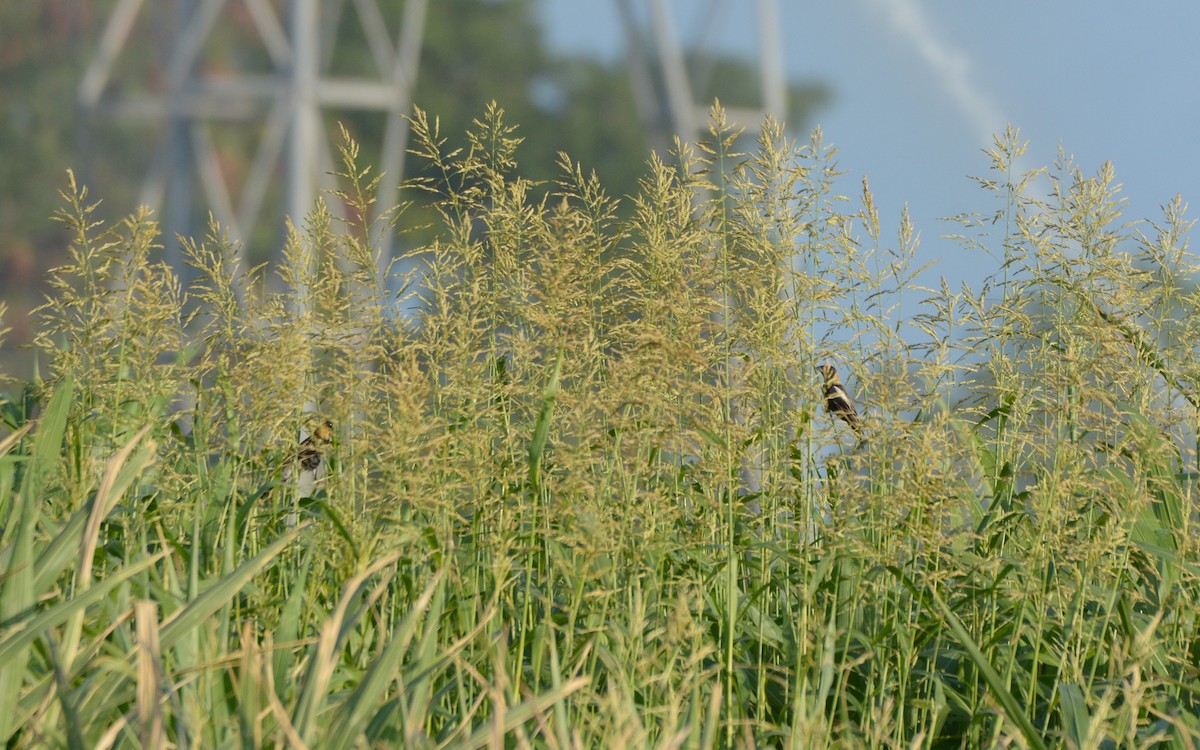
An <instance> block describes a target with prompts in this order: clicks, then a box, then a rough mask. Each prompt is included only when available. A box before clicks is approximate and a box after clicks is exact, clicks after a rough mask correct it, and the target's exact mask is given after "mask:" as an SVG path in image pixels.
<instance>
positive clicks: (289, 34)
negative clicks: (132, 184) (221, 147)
mask: <svg viewBox="0 0 1200 750" xmlns="http://www.w3.org/2000/svg"><path fill="white" fill-rule="evenodd" d="M347 2H350V3H352V4H353V6H354V8H355V10H356V11H357V15H358V18H359V21H360V24H361V28H362V32H363V34H364V36H365V38H366V40H367V47H368V48H369V51H370V57H371V60H372V62H373V65H374V68H375V70H374V75H368V76H360V77H347V76H335V75H332V74H331V73H330V72H329V71H330V70H331V69H332V66H331V62H332V60H333V58H334V56H335V54H336V53H337V50H335V49H334V35H335V34H336V30H337V28H338V26H339V21H340V19H341V17H342V14H343V12H344V11H345V8H346V5H347ZM231 4H232V3H231V1H230V0H174V4H173V8H172V10H173V12H174V13H173V15H174V25H175V28H174V30H173V31H174V33H173V38H172V42H171V44H170V45H169V48H168V52H167V55H166V58H167V59H166V61H165V62H166V64H165V71H164V72H165V75H163V76H162V77H161V78H162V84H161V86H160V87H159V89H160V90H158V91H155V92H153V93H146V94H139V95H123V94H122V93H121V86H120V81H117V80H114V79H115V78H116V76H115V74H114V71H115V70H116V67H117V64H118V61H119V60H120V58H121V57H122V55H123V53H124V52H125V51H126V48H127V47H128V46H130V45H131V44H132V43H133V42H131V36H130V35H131V32H132V31H133V29H134V27H135V25H136V24H137V22H138V21H139V16H142V15H143V14H144V13H145V12H147V10H148V8H147V7H146V3H145V0H118V3H117V5H116V7H115V9H114V10H113V13H112V16H111V17H110V18H109V21H108V25H107V26H106V28H105V30H104V34H103V36H102V37H101V40H100V45H99V49H98V51H97V53H96V55H95V56H94V58H93V59H92V61H91V63H90V65H89V66H88V68H87V71H86V73H85V74H84V78H83V81H82V83H81V84H80V88H79V99H80V103H81V105H82V107H83V109H84V111H85V113H87V114H90V115H92V116H105V117H113V118H118V119H123V120H134V121H150V122H152V123H155V124H158V125H160V126H162V127H163V128H165V133H166V137H165V138H163V140H162V143H161V145H160V147H159V149H158V151H157V153H156V154H155V155H154V158H153V162H152V164H151V167H150V170H149V174H148V175H147V176H146V178H145V181H144V183H143V187H142V194H141V200H142V202H143V203H145V204H147V205H150V206H152V207H155V208H157V209H159V210H160V211H161V214H162V217H163V223H164V225H165V228H166V230H167V232H168V236H170V235H171V233H174V232H181V233H186V234H190V231H189V230H190V227H188V226H187V225H188V219H189V216H190V213H191V207H192V201H193V197H194V196H193V189H194V186H195V185H196V184H197V183H198V184H199V186H200V188H201V191H202V194H203V198H204V202H205V204H206V205H207V206H208V208H209V210H211V211H212V212H213V214H214V215H215V216H216V217H217V219H218V220H219V221H220V222H221V224H222V226H223V227H224V228H225V230H226V231H227V232H228V234H229V235H230V237H231V238H233V239H235V240H243V239H245V238H246V237H247V236H248V234H249V233H250V231H251V230H252V228H253V227H254V225H255V224H256V223H257V222H258V221H259V219H260V213H261V211H262V207H263V201H264V198H265V196H266V194H267V191H268V188H269V186H270V184H271V181H272V180H273V179H275V178H276V174H277V172H278V171H280V168H281V167H282V168H283V169H282V171H283V174H284V175H285V179H286V187H287V190H286V197H285V199H284V201H285V210H286V211H287V214H288V215H289V216H291V217H293V218H294V220H296V221H299V220H300V219H301V218H302V217H303V216H305V215H306V214H307V213H308V211H309V210H311V208H312V206H313V203H314V201H315V199H316V196H317V194H318V192H319V191H320V190H321V189H322V188H326V187H331V185H330V184H329V178H328V174H329V173H330V172H332V171H334V168H335V164H336V162H335V160H334V158H333V155H332V148H331V144H330V139H329V137H328V134H326V133H325V132H324V130H325V128H324V125H323V122H322V112H323V110H326V109H343V110H346V109H359V110H368V111H378V112H380V113H381V114H382V115H384V116H386V125H385V126H384V136H383V144H382V156H381V159H380V162H381V163H380V164H379V168H380V169H381V170H382V171H384V172H385V175H384V177H383V179H382V181H381V182H380V184H379V188H378V196H379V198H381V199H382V200H381V204H382V205H390V202H391V201H392V196H394V195H395V191H396V188H397V186H398V184H399V180H400V176H401V174H402V173H403V168H404V154H405V148H406V141H407V135H408V128H407V126H406V123H405V122H404V121H403V120H402V119H401V117H400V115H401V114H406V113H407V112H408V111H409V109H410V107H411V101H412V93H413V90H414V86H415V83H416V77H417V67H418V63H419V61H420V55H421V44H422V40H423V36H424V26H425V14H426V10H427V7H428V0H405V2H404V9H403V17H402V20H401V24H400V29H399V32H398V33H397V34H396V36H395V38H394V39H393V38H392V37H391V36H389V33H388V31H387V27H386V24H385V23H384V15H383V13H382V10H381V8H380V5H379V0H334V1H333V2H321V1H320V0H287V1H286V3H285V5H284V7H285V9H286V17H285V18H281V15H283V14H279V13H277V12H276V9H275V5H273V4H272V2H270V0H241V6H242V7H243V8H244V11H245V13H246V15H247V16H248V17H249V25H250V26H251V27H252V28H253V30H254V32H255V33H256V35H257V37H258V40H259V41H260V42H261V44H262V46H263V48H264V49H265V50H266V53H267V55H268V58H269V61H270V70H269V71H267V72H265V73H262V72H258V73H251V72H243V71H236V70H235V71H227V72H225V73H223V74H221V75H211V74H208V73H206V72H205V71H203V70H200V69H199V65H198V62H199V60H200V56H201V52H202V50H203V49H204V46H205V44H206V42H207V41H208V40H209V38H210V36H211V34H212V32H213V30H214V29H215V28H216V27H217V26H218V24H219V22H220V21H221V20H222V13H223V11H225V10H226V7H227V6H229V5H231ZM155 10H159V11H161V10H162V6H159V7H158V8H157V9H155ZM323 12H324V13H326V15H325V16H324V19H323V18H322V13H323ZM322 20H325V21H326V22H325V23H322ZM330 20H332V22H328V21H330ZM141 41H142V43H144V42H145V40H141ZM225 122H246V123H257V124H260V125H261V140H260V142H259V145H258V149H257V152H256V153H255V155H254V157H253V160H252V162H251V164H250V166H249V169H248V172H247V175H246V179H245V182H244V184H243V185H242V186H241V191H240V196H239V198H238V200H237V201H236V204H235V201H234V199H233V197H232V196H233V191H232V190H231V186H230V185H229V184H228V183H227V182H226V179H225V176H224V175H223V174H222V170H221V167H220V163H219V159H218V153H217V149H216V147H215V145H214V141H213V137H212V127H213V125H214V124H217V123H225ZM380 240H381V242H383V243H384V244H385V246H386V245H387V244H388V243H390V237H383V238H380ZM385 258H386V253H385Z"/></svg>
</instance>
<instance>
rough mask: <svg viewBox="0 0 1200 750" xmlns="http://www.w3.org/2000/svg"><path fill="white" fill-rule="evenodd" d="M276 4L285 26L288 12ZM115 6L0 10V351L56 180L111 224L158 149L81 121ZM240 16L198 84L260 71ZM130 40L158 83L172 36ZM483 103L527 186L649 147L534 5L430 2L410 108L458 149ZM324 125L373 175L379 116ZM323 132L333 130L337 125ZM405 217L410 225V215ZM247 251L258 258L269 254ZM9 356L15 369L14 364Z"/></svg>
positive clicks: (638, 157) (343, 51) (48, 252)
mask: <svg viewBox="0 0 1200 750" xmlns="http://www.w3.org/2000/svg"><path fill="white" fill-rule="evenodd" d="M272 4H273V5H274V7H275V8H276V11H277V13H278V14H279V15H280V17H281V18H286V12H285V11H286V7H285V6H286V2H285V0H274V1H273V3H272ZM114 5H115V0H96V2H89V3H81V2H78V0H38V2H14V3H0V268H2V269H3V272H2V276H0V299H3V300H5V301H7V303H8V306H9V312H8V319H7V320H5V321H4V323H5V325H7V326H11V328H12V331H11V332H10V333H9V335H8V337H7V341H6V347H7V348H9V349H11V346H12V345H19V344H23V343H27V342H28V341H29V340H30V339H31V334H32V328H31V323H30V321H29V318H28V311H29V310H30V309H31V308H32V307H33V306H36V305H37V304H39V303H40V301H41V296H40V295H41V292H40V291H39V285H40V281H41V278H42V277H43V275H44V273H45V271H46V270H47V269H48V268H51V267H53V266H55V265H57V264H58V263H59V262H60V261H61V259H62V258H63V257H64V256H65V253H66V247H67V237H66V235H65V232H64V231H63V229H62V227H61V226H59V225H58V224H57V223H56V222H53V221H51V219H50V217H51V216H52V214H53V213H54V211H55V210H56V209H57V208H58V207H59V200H58V195H57V193H58V190H59V189H61V188H62V187H63V185H64V184H65V178H64V171H65V170H66V169H67V168H69V167H73V168H75V169H76V171H77V173H78V174H79V175H80V177H81V179H82V180H83V181H85V182H86V183H87V184H88V185H89V186H90V188H91V191H92V198H93V199H103V201H104V205H103V207H102V210H101V211H100V215H101V216H102V217H103V218H105V219H108V220H116V219H120V218H122V217H123V216H125V215H126V214H127V213H129V212H130V211H131V210H133V209H134V208H135V206H136V202H137V198H138V194H139V189H140V185H141V181H142V179H143V177H144V175H145V174H146V170H147V169H148V168H149V163H150V156H151V154H152V153H153V152H154V150H155V149H156V147H157V142H158V139H161V138H162V137H163V134H162V133H159V132H151V131H150V130H148V129H147V126H145V125H141V126H139V125H136V124H132V123H129V122H121V121H100V122H92V121H89V120H88V119H87V118H83V117H81V113H80V108H79V105H78V103H77V91H78V87H79V83H80V80H81V77H82V75H83V71H84V70H85V68H86V65H87V62H88V59H89V57H90V56H91V55H92V54H93V52H94V50H95V48H96V44H97V41H98V39H99V37H100V34H101V32H102V30H103V29H104V25H105V23H106V22H107V20H108V17H109V14H110V12H111V10H112V8H113V7H114ZM382 5H383V6H384V7H383V10H384V12H385V14H390V15H391V16H392V17H391V18H388V19H387V20H388V22H389V23H392V24H394V25H393V26H392V27H391V29H392V30H393V33H394V29H395V28H396V27H397V26H398V25H399V16H400V13H401V9H402V4H401V3H383V4H382ZM239 6H241V2H240V0H229V3H228V7H227V8H226V12H227V14H228V17H227V19H226V20H225V22H224V23H223V24H222V25H221V26H220V27H219V28H220V29H221V30H220V31H218V32H217V33H215V34H214V37H213V39H211V40H210V44H209V47H210V49H208V50H207V51H206V54H205V56H203V57H202V61H201V65H203V66H205V70H206V72H209V71H211V72H218V73H219V72H220V71H221V70H223V69H224V70H244V69H246V66H249V67H254V66H255V65H261V63H262V60H261V59H256V57H257V58H262V57H263V56H262V55H261V51H260V52H255V50H253V49H252V48H250V47H249V46H248V45H247V44H245V43H244V40H245V39H246V38H248V37H249V33H248V29H249V24H250V21H249V16H248V14H247V13H246V12H245V9H244V8H241V9H240V10H239ZM239 24H242V25H244V26H245V28H241V29H239ZM164 26H165V27H166V28H164ZM356 33H357V34H361V33H362V32H361V30H358V29H357V27H356V26H355V25H354V24H353V23H350V22H349V20H348V16H347V15H346V14H343V16H342V23H341V24H340V25H339V27H338V30H337V34H338V36H339V38H338V41H337V43H336V49H337V50H338V54H339V56H345V59H339V63H338V67H339V71H342V70H344V71H347V72H351V73H352V72H355V71H356V69H361V68H362V67H364V66H366V65H367V64H368V63H367V59H368V52H367V49H366V46H365V45H364V44H361V43H357V42H358V40H355V39H353V38H352V37H353V35H354V34H356ZM134 35H135V39H134V42H135V43H131V44H129V45H128V46H127V50H126V57H127V58H131V59H124V60H122V61H121V65H122V66H125V68H126V69H127V70H135V69H140V70H141V71H142V72H141V73H140V76H141V77H140V78H137V77H136V76H134V77H127V79H126V80H127V81H129V82H127V83H125V84H124V85H127V86H135V87H144V88H146V89H148V90H154V88H155V87H156V86H161V85H162V80H161V79H162V77H163V70H162V63H161V61H162V60H163V59H165V56H166V52H167V51H168V48H169V45H170V41H171V35H170V26H169V24H163V23H162V22H158V23H155V24H149V25H148V27H146V26H143V27H139V28H138V29H135V31H134ZM342 36H347V37H350V38H347V39H345V40H343V39H342V38H341V37H342ZM356 55H358V56H360V59H357V60H356V59H355V56H356ZM709 69H710V70H711V71H712V73H711V75H709V76H708V78H707V85H706V86H705V87H704V89H703V90H702V91H701V92H698V93H699V96H700V99H701V101H711V99H712V98H713V97H720V98H721V100H722V102H723V103H726V104H731V105H734V106H736V105H739V104H742V105H745V104H750V103H752V102H753V101H754V100H755V99H756V97H757V92H758V82H757V80H756V79H755V75H756V74H755V72H754V70H753V67H752V66H751V65H749V64H747V63H746V62H744V61H741V60H738V59H735V58H729V57H722V58H717V59H714V60H710V61H709ZM789 88H790V91H789V104H790V113H789V118H788V124H789V125H791V126H792V127H793V128H799V127H804V126H806V125H808V123H809V122H810V121H811V117H812V115H813V113H814V112H815V110H816V109H817V108H818V107H819V106H820V105H821V104H823V103H824V102H825V101H826V100H827V99H828V98H829V92H828V90H827V89H826V88H825V87H824V86H822V85H820V84H815V83H802V82H793V83H792V84H791V85H790V87H789ZM493 99H494V100H496V101H497V102H498V103H499V104H500V105H501V106H502V107H503V108H504V109H505V111H506V120H507V121H508V122H509V123H513V124H517V125H519V126H520V127H519V131H518V133H517V134H518V135H519V136H521V137H523V138H524V139H525V142H524V144H523V145H522V147H521V149H520V151H519V163H520V171H521V175H522V176H523V177H526V178H528V179H530V180H537V181H545V180H552V179H553V178H554V177H556V176H557V174H558V170H557V168H556V166H555V164H556V161H557V154H558V153H559V152H560V151H565V152H567V153H568V154H569V155H570V156H571V157H572V158H573V159H575V160H577V161H579V162H580V163H582V164H583V165H584V166H585V168H589V169H593V168H594V169H595V170H596V172H597V173H598V175H599V176H600V178H601V179H602V181H603V184H604V185H605V186H606V187H607V189H608V190H609V191H610V193H612V194H614V195H618V196H619V195H623V194H627V193H632V192H634V191H635V190H636V186H637V179H638V177H639V176H641V174H642V172H643V167H644V164H645V160H646V157H647V155H648V153H649V148H650V146H649V142H648V139H647V135H646V133H645V131H644V129H643V127H642V124H641V120H640V118H639V114H638V111H637V107H636V103H635V100H634V95H633V89H632V87H631V85H630V78H629V73H628V71H627V70H626V69H625V67H624V66H623V65H621V64H620V62H619V61H618V62H605V61H600V60H596V59H592V58H588V57H583V56H578V55H570V54H564V53H559V52H553V51H551V50H550V49H549V48H548V46H547V44H546V40H545V38H544V34H543V31H542V28H541V26H540V23H539V16H538V2H537V0H435V1H434V2H431V3H430V4H429V10H428V16H427V19H426V33H425V41H424V45H423V48H422V56H421V62H420V73H419V76H418V85H417V90H416V93H415V96H414V102H415V104H416V105H417V106H419V107H421V108H422V109H424V110H426V111H427V112H429V113H430V115H431V116H434V115H436V116H437V117H439V118H440V119H441V126H442V133H443V134H444V135H445V136H447V137H448V138H449V139H450V142H451V144H455V143H461V142H464V141H465V138H464V136H463V132H464V131H465V130H466V129H467V128H468V127H469V126H470V123H471V121H472V120H473V119H475V118H477V117H479V116H480V115H481V114H482V113H483V111H484V108H485V106H486V105H487V103H488V102H489V101H491V100H493ZM331 119H333V120H336V121H338V122H341V123H343V124H345V125H346V127H347V128H348V129H349V131H350V132H351V134H352V135H353V136H354V137H355V138H356V139H357V140H358V141H360V142H361V143H362V145H363V161H364V163H372V162H373V159H375V158H376V156H377V154H378V147H377V144H378V143H379V142H380V140H381V138H382V131H383V127H384V121H383V117H382V116H381V115H380V114H378V113H373V112H372V113H366V112H346V113H344V114H343V113H335V114H334V115H332V116H331ZM329 124H332V123H329ZM328 130H329V132H333V133H336V127H332V128H328ZM255 138H256V136H254V135H252V134H250V135H247V134H243V135H241V136H240V137H232V138H225V139H224V140H222V141H220V142H219V144H218V145H219V147H220V149H221V151H222V159H221V161H222V168H223V170H226V171H230V172H236V171H237V170H239V169H242V170H244V169H245V164H246V163H248V161H249V160H250V159H251V157H252V151H250V150H249V147H250V145H251V144H252V143H253V142H254V141H255ZM421 166H422V165H420V164H418V163H416V161H415V160H414V159H412V158H410V159H409V160H408V161H407V165H406V169H407V171H408V172H409V174H410V175H411V174H413V173H416V172H417V171H418V170H419V169H420V168H421ZM234 181H236V180H234ZM407 197H408V198H409V199H414V198H419V196H414V195H409V196H407ZM268 205H270V204H268ZM415 210H416V211H417V212H418V215H419V212H420V206H417V207H415ZM197 231H202V227H198V228H197ZM251 239H253V237H252V238H251ZM166 241H171V242H173V241H174V240H173V239H172V240H167V239H164V242H166ZM250 250H251V254H250V258H251V260H256V261H261V260H263V259H265V257H266V256H267V254H269V252H270V250H269V249H255V248H253V247H251V248H250ZM6 360H7V362H8V363H11V361H12V358H11V355H10V356H9V357H6ZM9 371H10V372H12V369H11V368H9ZM18 374H21V375H24V374H25V373H24V372H22V373H18Z"/></svg>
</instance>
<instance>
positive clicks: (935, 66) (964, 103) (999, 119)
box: [869, 0, 1007, 143]
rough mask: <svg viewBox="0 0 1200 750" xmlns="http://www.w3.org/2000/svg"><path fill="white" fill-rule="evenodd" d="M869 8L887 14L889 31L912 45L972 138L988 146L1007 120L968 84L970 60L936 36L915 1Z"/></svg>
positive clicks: (882, 0)
mask: <svg viewBox="0 0 1200 750" xmlns="http://www.w3.org/2000/svg"><path fill="white" fill-rule="evenodd" d="M869 5H873V6H877V7H879V8H881V9H882V10H883V11H885V12H886V13H887V14H888V16H889V20H890V21H891V25H892V28H893V30H894V31H895V32H896V33H897V34H899V35H901V36H902V37H904V38H905V39H906V40H907V41H908V42H909V43H911V44H912V46H913V48H914V49H915V50H916V51H917V54H918V55H919V56H920V57H921V59H922V60H923V61H924V62H925V64H926V65H928V66H929V68H930V70H931V71H933V73H934V75H935V76H936V78H937V81H938V83H939V84H940V85H941V88H942V90H943V91H944V92H945V93H946V95H947V96H948V97H950V99H951V100H952V101H953V102H954V104H955V106H957V107H958V109H959V111H961V112H962V114H963V116H964V117H965V118H966V120H967V121H968V123H970V126H971V128H972V129H973V130H974V131H975V133H976V136H977V137H979V138H980V139H981V141H982V142H983V143H991V140H992V136H993V135H994V134H996V133H999V132H1001V131H1002V130H1003V129H1004V127H1005V125H1006V124H1007V120H1006V118H1005V117H1004V116H1003V115H1001V114H1000V108H999V107H997V106H996V104H995V102H993V101H992V99H991V97H990V96H988V94H987V93H986V92H985V91H983V90H981V89H980V87H979V86H977V85H976V84H975V83H973V82H972V81H971V60H970V57H969V56H968V55H967V54H966V53H965V52H963V51H962V50H959V49H956V48H954V46H953V45H952V44H950V43H948V42H946V41H945V40H943V39H941V38H940V37H939V36H938V34H937V32H936V31H934V28H933V25H932V24H930V23H929V19H928V18H927V17H926V15H925V9H924V7H923V6H922V5H921V3H920V1H919V0H871V2H870V3H869Z"/></svg>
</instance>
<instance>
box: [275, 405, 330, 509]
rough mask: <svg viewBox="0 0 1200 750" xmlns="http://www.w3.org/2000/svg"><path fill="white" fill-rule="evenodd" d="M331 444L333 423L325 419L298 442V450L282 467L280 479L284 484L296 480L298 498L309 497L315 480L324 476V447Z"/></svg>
mask: <svg viewBox="0 0 1200 750" xmlns="http://www.w3.org/2000/svg"><path fill="white" fill-rule="evenodd" d="M331 442H333V422H332V421H330V420H328V419H325V420H322V421H321V422H319V423H318V424H317V426H316V427H314V428H313V431H312V434H311V435H309V436H308V437H306V438H304V439H303V440H301V441H300V449H299V450H298V451H296V453H295V455H293V456H292V457H291V459H290V460H289V461H288V463H287V465H286V466H284V467H283V474H282V475H281V478H282V480H283V482H284V483H285V484H286V483H288V482H290V481H292V478H293V477H295V478H296V485H297V490H298V497H309V496H311V495H312V492H313V487H314V486H315V485H316V483H317V480H318V479H320V478H321V477H322V476H324V475H325V468H326V467H325V447H326V446H328V445H329V444H330V443H331Z"/></svg>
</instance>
